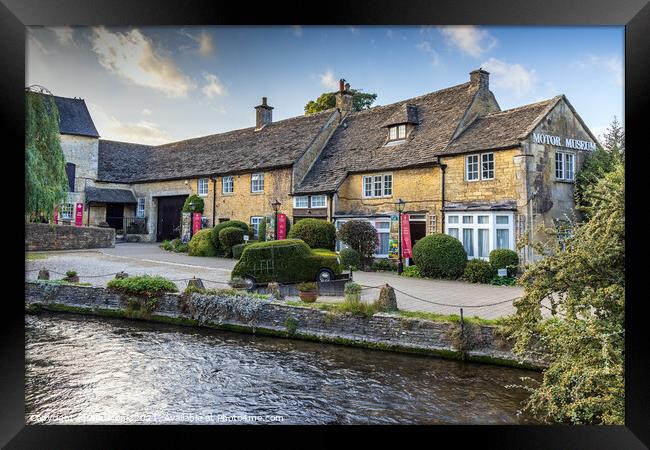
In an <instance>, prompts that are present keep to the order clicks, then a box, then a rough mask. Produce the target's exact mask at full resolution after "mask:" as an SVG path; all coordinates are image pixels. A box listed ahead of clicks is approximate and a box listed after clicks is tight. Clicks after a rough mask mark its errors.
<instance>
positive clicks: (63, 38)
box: [48, 27, 74, 45]
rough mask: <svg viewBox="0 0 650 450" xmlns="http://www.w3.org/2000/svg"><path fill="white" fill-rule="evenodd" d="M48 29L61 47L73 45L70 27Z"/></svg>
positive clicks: (72, 32) (72, 33)
mask: <svg viewBox="0 0 650 450" xmlns="http://www.w3.org/2000/svg"><path fill="white" fill-rule="evenodd" d="M48 29H49V30H50V31H51V32H53V33H54V34H55V35H56V38H57V40H58V41H59V43H60V44H61V45H68V44H73V43H74V30H73V29H72V27H48Z"/></svg>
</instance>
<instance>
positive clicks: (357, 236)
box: [338, 220, 379, 267]
mask: <svg viewBox="0 0 650 450" xmlns="http://www.w3.org/2000/svg"><path fill="white" fill-rule="evenodd" d="M338 238H339V239H340V240H341V241H343V242H344V243H345V244H346V245H347V246H348V247H350V248H352V249H354V250H356V251H357V253H359V255H360V256H361V262H362V264H363V266H364V267H365V265H366V262H367V261H368V260H369V259H370V258H372V255H374V253H375V248H376V247H377V244H378V243H379V238H378V237H377V230H375V227H373V226H372V225H370V223H369V222H366V221H365V220H350V221H349V222H345V223H344V224H343V225H342V226H341V229H340V230H339V232H338Z"/></svg>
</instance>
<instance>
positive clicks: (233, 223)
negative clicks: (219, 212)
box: [210, 220, 248, 250]
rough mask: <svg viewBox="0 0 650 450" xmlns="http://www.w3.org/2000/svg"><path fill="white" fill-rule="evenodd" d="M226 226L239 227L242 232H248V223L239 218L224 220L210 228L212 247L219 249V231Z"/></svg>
mask: <svg viewBox="0 0 650 450" xmlns="http://www.w3.org/2000/svg"><path fill="white" fill-rule="evenodd" d="M228 227H235V228H239V229H240V230H242V232H243V233H247V234H248V224H247V223H244V222H242V221H241V220H226V221H225V222H221V223H219V224H217V225H215V227H214V228H212V233H211V234H210V239H212V245H214V248H216V249H217V250H220V249H221V241H220V240H219V233H220V232H221V230H223V229H224V228H228Z"/></svg>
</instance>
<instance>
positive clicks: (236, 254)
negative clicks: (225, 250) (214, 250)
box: [231, 242, 248, 259]
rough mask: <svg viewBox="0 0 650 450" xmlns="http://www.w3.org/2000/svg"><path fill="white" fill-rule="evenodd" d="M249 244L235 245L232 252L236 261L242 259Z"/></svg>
mask: <svg viewBox="0 0 650 450" xmlns="http://www.w3.org/2000/svg"><path fill="white" fill-rule="evenodd" d="M247 245H248V244H247V243H245V242H244V243H242V244H237V245H233V246H232V249H231V252H232V257H233V258H235V259H239V258H241V254H242V253H243V252H244V248H245V247H246V246H247Z"/></svg>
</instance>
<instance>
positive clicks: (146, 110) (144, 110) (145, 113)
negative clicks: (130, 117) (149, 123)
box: [140, 108, 153, 116]
mask: <svg viewBox="0 0 650 450" xmlns="http://www.w3.org/2000/svg"><path fill="white" fill-rule="evenodd" d="M152 112H153V111H151V110H150V109H148V108H145V109H143V110H142V111H141V112H140V114H142V115H143V116H150V115H151V113H152Z"/></svg>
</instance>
